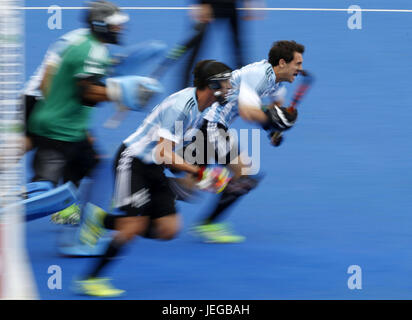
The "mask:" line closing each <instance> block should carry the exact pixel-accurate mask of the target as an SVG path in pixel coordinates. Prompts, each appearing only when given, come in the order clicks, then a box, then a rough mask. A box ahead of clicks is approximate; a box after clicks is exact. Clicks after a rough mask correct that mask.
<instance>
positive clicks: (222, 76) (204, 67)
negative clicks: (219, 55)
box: [193, 60, 232, 105]
mask: <svg viewBox="0 0 412 320" xmlns="http://www.w3.org/2000/svg"><path fill="white" fill-rule="evenodd" d="M193 73H194V85H195V87H197V88H199V89H203V88H205V87H209V88H210V89H211V90H213V91H214V95H215V97H216V99H217V101H218V102H219V103H220V104H221V105H225V104H226V103H227V96H228V94H227V93H225V92H224V90H222V89H223V88H222V81H226V80H229V79H230V77H231V75H232V69H230V68H229V67H228V66H227V65H225V64H224V63H221V62H218V61H216V60H203V61H200V62H198V64H197V65H196V67H195V70H194V71H193Z"/></svg>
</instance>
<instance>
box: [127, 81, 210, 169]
mask: <svg viewBox="0 0 412 320" xmlns="http://www.w3.org/2000/svg"><path fill="white" fill-rule="evenodd" d="M200 121H203V117H202V113H201V112H200V111H199V108H198V104H197V99H196V88H186V89H183V90H181V91H179V92H176V93H174V94H172V95H170V96H169V97H167V98H166V99H165V100H163V101H162V102H161V103H160V104H158V105H157V106H156V107H155V108H154V109H153V110H152V112H151V113H150V114H149V115H148V116H147V117H146V119H145V120H144V121H143V123H142V124H141V125H140V127H138V128H137V130H136V131H135V132H134V133H133V134H132V135H130V136H129V137H128V138H127V139H125V140H124V141H123V143H124V144H125V145H126V146H127V147H128V152H130V155H131V156H133V157H136V158H139V159H140V160H142V161H143V162H145V163H148V164H150V163H156V161H155V157H154V156H155V153H154V152H155V147H156V145H157V143H158V142H159V140H160V138H164V139H167V140H170V141H173V142H174V143H175V148H178V147H179V145H180V146H183V142H184V141H185V140H187V139H191V137H192V135H193V131H196V130H197V129H196V128H197V127H198V126H199V124H198V123H199V122H200Z"/></svg>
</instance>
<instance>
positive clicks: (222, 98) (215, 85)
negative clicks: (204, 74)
mask: <svg viewBox="0 0 412 320" xmlns="http://www.w3.org/2000/svg"><path fill="white" fill-rule="evenodd" d="M230 75H231V73H230V72H226V73H220V74H217V75H215V76H213V77H211V78H209V79H208V82H209V88H210V89H212V90H213V91H214V95H215V97H216V100H217V102H219V104H220V105H222V106H224V105H225V104H226V103H227V102H228V99H227V96H228V94H224V93H223V92H222V91H221V89H222V85H221V84H220V81H226V80H229V79H230Z"/></svg>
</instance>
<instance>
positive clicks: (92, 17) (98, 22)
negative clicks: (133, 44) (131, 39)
mask: <svg viewBox="0 0 412 320" xmlns="http://www.w3.org/2000/svg"><path fill="white" fill-rule="evenodd" d="M89 5H90V9H89V10H88V12H87V17H86V22H87V23H88V24H89V26H90V29H91V31H92V33H93V34H94V35H95V36H96V37H97V38H98V39H99V40H101V41H103V42H106V43H113V44H117V43H119V32H117V31H113V30H111V28H110V26H119V25H122V24H124V23H126V22H127V21H129V15H128V14H126V13H124V12H121V11H120V8H119V7H118V6H116V5H115V4H113V3H111V2H109V1H105V0H98V1H93V2H90V3H89Z"/></svg>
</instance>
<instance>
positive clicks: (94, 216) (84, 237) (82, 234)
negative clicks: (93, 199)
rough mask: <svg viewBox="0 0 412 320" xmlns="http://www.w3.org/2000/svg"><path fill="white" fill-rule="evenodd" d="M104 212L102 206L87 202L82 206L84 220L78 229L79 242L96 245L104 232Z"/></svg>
mask: <svg viewBox="0 0 412 320" xmlns="http://www.w3.org/2000/svg"><path fill="white" fill-rule="evenodd" d="M106 214H107V213H106V212H105V211H104V210H103V209H102V208H99V207H98V206H95V205H94V204H91V203H87V205H86V206H85V208H84V220H83V223H82V224H81V226H80V230H79V240H80V242H82V243H83V244H87V245H89V246H94V245H96V243H97V241H98V240H99V238H100V237H101V236H102V235H103V234H104V232H105V229H104V226H103V220H104V217H105V216H106Z"/></svg>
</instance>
